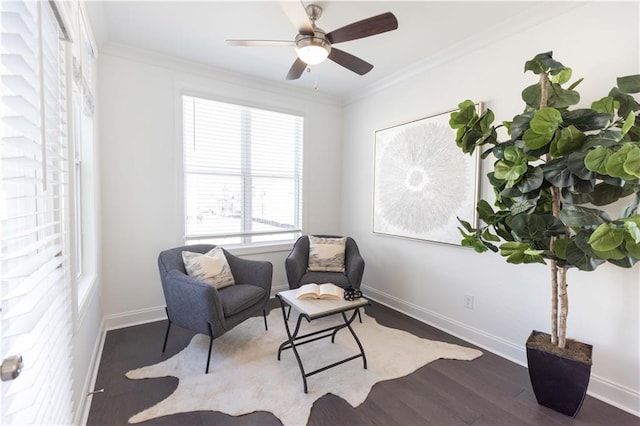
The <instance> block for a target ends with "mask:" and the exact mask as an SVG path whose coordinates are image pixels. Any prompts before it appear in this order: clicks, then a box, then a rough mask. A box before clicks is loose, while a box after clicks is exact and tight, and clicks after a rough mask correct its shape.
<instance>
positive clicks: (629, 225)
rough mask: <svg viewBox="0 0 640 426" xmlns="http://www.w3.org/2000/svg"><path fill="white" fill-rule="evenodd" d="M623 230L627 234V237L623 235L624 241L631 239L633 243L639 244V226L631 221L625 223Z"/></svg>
mask: <svg viewBox="0 0 640 426" xmlns="http://www.w3.org/2000/svg"><path fill="white" fill-rule="evenodd" d="M624 230H625V231H626V233H627V235H625V238H626V239H628V238H631V239H632V240H633V242H634V243H636V244H638V243H640V226H638V224H637V223H635V222H632V221H625V222H624Z"/></svg>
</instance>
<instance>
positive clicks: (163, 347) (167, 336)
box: [162, 307, 171, 353]
mask: <svg viewBox="0 0 640 426" xmlns="http://www.w3.org/2000/svg"><path fill="white" fill-rule="evenodd" d="M164 311H165V312H166V313H167V321H168V324H167V332H166V333H165V334H164V344H163V345H162V352H163V353H164V351H165V349H167V339H168V338H169V330H171V319H170V318H169V310H168V309H167V308H166V307H165V308H164Z"/></svg>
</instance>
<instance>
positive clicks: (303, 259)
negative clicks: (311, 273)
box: [284, 243, 309, 289]
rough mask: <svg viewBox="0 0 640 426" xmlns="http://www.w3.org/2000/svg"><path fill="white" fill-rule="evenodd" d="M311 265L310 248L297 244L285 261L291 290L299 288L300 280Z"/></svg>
mask: <svg viewBox="0 0 640 426" xmlns="http://www.w3.org/2000/svg"><path fill="white" fill-rule="evenodd" d="M308 264H309V248H308V247H304V246H303V245H302V244H298V243H296V244H295V245H294V246H293V249H292V250H291V253H289V256H287V258H286V259H285V261H284V267H285V269H286V271H287V281H289V288H291V289H293V288H298V287H299V285H298V283H299V282H300V279H301V278H302V276H303V275H304V273H305V272H306V271H307V266H308Z"/></svg>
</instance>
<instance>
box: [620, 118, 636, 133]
mask: <svg viewBox="0 0 640 426" xmlns="http://www.w3.org/2000/svg"><path fill="white" fill-rule="evenodd" d="M635 122H636V116H635V115H634V113H633V112H629V114H628V115H627V118H626V119H625V120H624V123H623V124H622V130H621V135H622V136H624V135H626V134H627V133H628V132H629V130H631V128H632V127H633V125H634V124H635Z"/></svg>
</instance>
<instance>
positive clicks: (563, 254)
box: [553, 238, 567, 259]
mask: <svg viewBox="0 0 640 426" xmlns="http://www.w3.org/2000/svg"><path fill="white" fill-rule="evenodd" d="M553 252H554V253H555V255H556V256H558V257H559V258H560V259H566V258H567V240H565V239H564V238H559V239H557V240H555V242H554V243H553Z"/></svg>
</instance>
